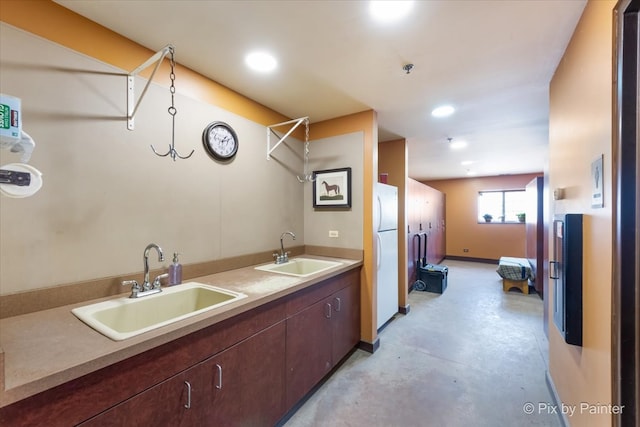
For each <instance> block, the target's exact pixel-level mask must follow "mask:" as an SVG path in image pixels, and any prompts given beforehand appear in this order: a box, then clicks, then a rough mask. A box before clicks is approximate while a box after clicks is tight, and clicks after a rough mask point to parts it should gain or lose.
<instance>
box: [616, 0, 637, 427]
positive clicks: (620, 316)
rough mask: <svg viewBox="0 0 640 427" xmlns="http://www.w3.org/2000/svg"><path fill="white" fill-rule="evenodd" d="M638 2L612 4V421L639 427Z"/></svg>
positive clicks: (621, 0) (625, 1)
mask: <svg viewBox="0 0 640 427" xmlns="http://www.w3.org/2000/svg"><path fill="white" fill-rule="evenodd" d="M639 9H640V0H620V1H619V2H618V4H617V5H616V8H615V19H616V76H617V84H616V87H615V100H616V105H615V107H616V108H615V120H616V122H615V125H614V129H615V130H616V131H615V132H616V135H615V137H614V147H613V148H614V153H615V155H616V161H615V162H614V170H613V173H614V180H615V183H616V188H615V191H614V206H615V230H614V253H613V259H614V266H613V267H614V268H613V271H614V287H613V293H614V294H613V302H614V310H613V315H614V322H612V327H613V331H612V336H613V349H612V354H613V363H612V366H613V370H614V372H613V378H614V384H613V387H614V390H613V392H614V397H615V399H616V404H618V405H624V409H623V411H622V413H621V414H619V415H617V416H615V418H614V425H617V426H624V427H626V426H638V425H640V420H639V418H638V400H639V399H640V392H639V387H640V381H639V375H640V355H639V354H640V351H639V347H640V335H639V334H640V320H639V313H640V284H639V278H640V266H639V265H638V263H637V259H638V257H639V256H640V232H639V231H638V228H637V227H638V226H639V225H640V188H639V185H638V179H639V178H640V175H639V172H640V150H639V147H638V138H639V137H640V130H639V125H638V114H639V113H640V108H639V104H640V101H639V92H638V78H639V77H640V58H639V57H638V49H639V47H640V32H639V15H638V10H639Z"/></svg>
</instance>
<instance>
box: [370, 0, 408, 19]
mask: <svg viewBox="0 0 640 427" xmlns="http://www.w3.org/2000/svg"><path fill="white" fill-rule="evenodd" d="M412 7H413V1H397V0H396V1H377V0H374V1H371V3H369V12H370V13H371V16H372V17H373V19H375V20H376V21H378V22H383V23H387V22H395V21H398V20H400V19H402V18H404V17H405V16H407V15H408V14H409V11H411V8H412Z"/></svg>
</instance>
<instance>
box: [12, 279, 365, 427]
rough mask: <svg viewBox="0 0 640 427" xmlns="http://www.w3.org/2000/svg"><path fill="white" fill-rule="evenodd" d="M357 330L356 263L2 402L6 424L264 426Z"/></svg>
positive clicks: (350, 344)
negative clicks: (168, 339) (122, 357)
mask: <svg viewBox="0 0 640 427" xmlns="http://www.w3.org/2000/svg"><path fill="white" fill-rule="evenodd" d="M359 340H360V270H359V269H357V268H354V269H352V270H348V271H346V272H343V273H341V274H338V275H336V276H334V277H330V278H327V279H325V280H322V281H320V282H318V283H316V284H313V285H311V286H309V287H307V288H304V289H302V290H300V291H298V292H295V293H293V294H291V295H288V296H284V297H281V298H278V299H276V300H275V301H271V302H268V303H265V304H263V305H259V306H257V307H254V308H252V309H250V310H248V311H246V312H243V313H240V314H238V315H236V316H234V317H232V318H229V319H226V320H223V321H220V322H218V323H215V324H213V325H210V326H208V327H205V328H203V329H200V330H198V331H195V332H193V333H191V334H189V335H186V336H183V337H181V338H178V339H176V340H173V341H171V342H168V343H166V344H162V345H160V346H158V347H155V348H153V349H150V350H148V351H145V352H144V353H140V354H138V355H135V356H132V357H130V358H127V359H125V360H123V361H121V362H118V363H115V364H113V365H109V366H107V367H105V368H102V369H100V370H98V371H95V372H92V373H90V374H87V375H85V376H82V377H80V378H77V379H75V380H72V381H69V382H67V383H64V384H61V385H60V386H57V387H54V388H52V389H50V390H47V391H44V392H42V393H39V394H37V395H35V396H32V397H30V398H27V399H24V400H21V401H18V402H16V403H14V404H12V405H9V406H5V407H3V408H2V409H0V425H8V426H33V425H47V426H69V425H82V426H84V427H87V426H101V427H102V426H129V425H140V426H165V425H166V426H235V425H242V426H250V427H254V426H255V427H260V426H272V425H275V424H277V423H278V421H279V420H281V419H282V418H283V417H284V416H285V414H286V412H287V411H289V410H290V409H291V408H292V407H293V406H294V405H295V404H296V403H298V401H299V400H300V399H301V398H302V397H303V396H304V395H305V394H306V393H308V391H309V390H311V389H312V388H313V387H314V386H315V384H317V383H318V382H319V381H320V380H321V379H322V378H323V377H324V376H325V375H326V374H327V373H329V372H330V371H331V369H332V368H333V367H334V366H335V365H336V364H337V363H338V362H339V361H340V360H341V359H342V358H343V357H344V356H345V355H347V354H348V353H349V351H350V350H351V349H353V348H354V347H355V346H356V345H357V343H358V341H359Z"/></svg>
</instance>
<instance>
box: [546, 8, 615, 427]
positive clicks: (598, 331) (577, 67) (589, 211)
mask: <svg viewBox="0 0 640 427" xmlns="http://www.w3.org/2000/svg"><path fill="white" fill-rule="evenodd" d="M615 3H616V2H615V1H590V2H589V3H588V4H587V7H586V9H585V11H584V13H583V16H582V18H581V20H580V22H579V23H578V26H577V28H576V30H575V33H574V35H573V37H572V39H571V42H570V44H569V46H568V47H567V50H566V52H565V54H564V57H563V59H562V61H561V62H560V64H559V66H558V68H557V70H556V72H555V75H554V76H553V79H552V81H551V86H550V131H549V153H550V156H549V157H550V158H549V189H550V192H552V190H553V189H555V188H564V189H565V199H564V200H559V201H555V202H554V201H553V200H550V203H551V214H561V213H583V214H584V215H585V218H584V236H583V239H584V248H583V260H584V261H583V262H584V265H583V322H584V324H583V328H584V329H583V346H582V347H576V346H571V345H567V344H565V343H564V341H563V339H562V337H561V336H560V334H559V333H558V330H557V328H556V327H555V326H554V324H553V321H552V319H549V372H550V375H551V378H552V380H553V383H554V384H555V387H556V389H557V391H558V394H559V396H560V399H561V401H562V402H563V403H565V404H567V405H580V403H581V402H585V403H590V404H597V403H600V404H604V405H607V404H609V403H611V400H612V391H611V388H612V380H611V316H612V311H611V290H612V280H611V277H612V270H611V265H612V255H611V254H612V247H611V241H612V212H613V207H612V206H611V200H612V198H611V193H612V185H613V183H612V182H611V176H612V175H611V169H612V161H611V158H612V157H611V146H612V83H613V82H612V57H613V50H612V34H613V27H612V10H613V7H614V5H615ZM600 155H604V170H603V180H604V186H603V190H604V208H602V209H594V208H591V190H592V178H591V163H592V162H593V161H594V160H595V159H596V158H597V157H598V156H600ZM549 220H551V219H550V218H549ZM549 251H550V252H551V253H552V250H551V248H550V249H549ZM549 294H550V297H551V298H550V299H549V304H551V307H552V306H553V305H552V304H553V301H552V299H553V290H552V289H551V292H550V293H549ZM552 312H553V310H550V313H551V315H552ZM576 412H577V413H576V415H574V416H573V417H571V419H570V422H571V425H572V426H598V427H600V426H607V425H611V416H610V415H608V414H601V415H593V414H588V413H584V412H583V413H580V411H579V410H578V411H576Z"/></svg>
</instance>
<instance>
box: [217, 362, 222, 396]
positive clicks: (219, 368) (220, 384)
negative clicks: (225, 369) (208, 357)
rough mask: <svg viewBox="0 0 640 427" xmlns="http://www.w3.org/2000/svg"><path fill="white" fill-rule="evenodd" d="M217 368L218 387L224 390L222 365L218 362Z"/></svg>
mask: <svg viewBox="0 0 640 427" xmlns="http://www.w3.org/2000/svg"><path fill="white" fill-rule="evenodd" d="M216 369H217V370H218V384H216V388H217V389H218V390H222V366H220V365H218V364H217V363H216Z"/></svg>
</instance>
